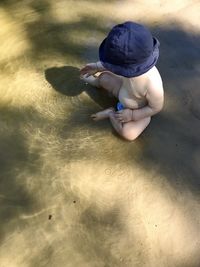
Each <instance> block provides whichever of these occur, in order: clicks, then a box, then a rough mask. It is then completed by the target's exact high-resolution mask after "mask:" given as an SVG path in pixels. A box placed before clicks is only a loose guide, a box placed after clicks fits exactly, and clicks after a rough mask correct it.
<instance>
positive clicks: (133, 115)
mask: <svg viewBox="0 0 200 267" xmlns="http://www.w3.org/2000/svg"><path fill="white" fill-rule="evenodd" d="M146 99H147V102H148V104H147V106H145V107H142V108H139V109H127V108H126V109H123V110H121V111H118V112H116V117H117V119H118V120H119V121H121V122H128V121H138V120H141V119H144V118H146V117H151V116H153V115H155V114H156V113H158V112H159V111H161V109H162V108H163V103H164V92H163V87H162V85H161V86H160V88H159V87H156V88H155V87H154V86H150V87H149V88H148V91H147V94H146Z"/></svg>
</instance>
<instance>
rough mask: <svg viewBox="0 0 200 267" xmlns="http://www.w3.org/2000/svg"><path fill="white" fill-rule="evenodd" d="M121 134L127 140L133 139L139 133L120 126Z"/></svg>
mask: <svg viewBox="0 0 200 267" xmlns="http://www.w3.org/2000/svg"><path fill="white" fill-rule="evenodd" d="M121 136H122V137H123V138H124V139H125V140H127V141H134V140H135V139H136V138H137V137H138V136H139V134H138V133H134V132H130V131H128V130H127V129H124V128H122V130H121Z"/></svg>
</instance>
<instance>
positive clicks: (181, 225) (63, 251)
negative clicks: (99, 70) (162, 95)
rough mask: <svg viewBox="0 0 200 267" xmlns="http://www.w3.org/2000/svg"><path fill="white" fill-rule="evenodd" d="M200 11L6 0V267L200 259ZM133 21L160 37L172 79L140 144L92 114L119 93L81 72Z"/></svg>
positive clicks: (0, 105)
mask: <svg viewBox="0 0 200 267" xmlns="http://www.w3.org/2000/svg"><path fill="white" fill-rule="evenodd" d="M175 3H176V4H175ZM199 14H200V12H199V3H198V1H178V0H175V1H173V3H169V1H168V3H165V1H127V0H126V1H109V3H107V1H103V0H102V1H89V0H88V1H86V0H85V1H83V0H82V1H62V0H59V1H51V0H49V1H47V0H46V1H45V0H42V1H32V0H30V1H1V3H0V22H1V27H0V38H1V43H0V51H1V53H0V60H1V61H0V68H1V72H0V77H1V86H0V87H1V88H0V109H1V110H0V126H1V127H0V203H1V206H0V224H1V225H0V266H1V267H4V266H5V267H27V266H33V267H34V266H52V267H55V266H58V267H65V266H70V267H74V266H80V267H101V266H102V267H106V266H108V267H110V266H112V267H116V266H130V267H165V266H169V267H199V266H200V253H199V248H200V236H199V227H200V211H199V210H200V199H199V193H200V180H199V179H200V178H199V177H200V167H199V166H200V165H199V157H200V152H199V136H200V124H199V119H200V109H199V105H198V99H199V97H200V94H199V92H198V91H197V90H196V88H197V87H198V85H199V65H198V64H199V61H198V55H199V43H200V37H199V33H198V32H199V28H198V27H199V26H198V24H197V22H198V21H199ZM124 20H137V21H140V22H143V23H145V24H147V25H149V27H151V29H152V31H153V32H154V34H156V35H157V37H158V38H159V39H160V40H161V52H162V53H161V59H160V63H159V64H160V65H159V67H160V70H161V72H162V75H163V79H164V85H165V89H166V103H165V108H164V110H163V112H162V113H161V114H160V115H158V116H156V117H155V118H154V119H153V120H152V123H151V125H150V126H149V128H147V130H146V131H145V132H144V134H142V136H141V137H140V138H138V140H136V141H135V142H132V143H130V142H126V141H123V140H122V139H120V138H119V137H118V136H117V135H116V134H115V133H114V132H113V130H112V128H111V126H110V124H109V122H108V121H102V122H98V123H94V122H93V121H92V120H91V119H90V115H91V114H92V113H94V112H96V111H99V110H101V109H102V108H105V107H107V106H110V105H114V104H115V100H114V99H109V98H108V96H107V95H106V94H104V93H101V92H99V91H98V90H96V89H95V88H92V87H90V86H88V85H85V84H84V83H82V82H81V81H80V80H79V68H80V67H81V66H82V65H83V64H85V63H86V62H88V61H94V60H96V59H97V58H98V45H99V43H100V42H101V40H102V39H103V38H104V37H105V35H106V33H107V32H108V30H109V29H110V27H112V26H113V25H114V24H115V23H119V22H121V21H124ZM172 45H173V48H172ZM188 89H190V90H188Z"/></svg>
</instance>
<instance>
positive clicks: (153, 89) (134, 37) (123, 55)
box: [81, 21, 164, 141]
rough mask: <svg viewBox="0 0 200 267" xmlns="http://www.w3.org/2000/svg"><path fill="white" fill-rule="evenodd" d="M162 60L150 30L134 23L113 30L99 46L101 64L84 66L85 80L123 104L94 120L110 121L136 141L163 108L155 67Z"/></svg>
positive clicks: (162, 95) (82, 76)
mask: <svg viewBox="0 0 200 267" xmlns="http://www.w3.org/2000/svg"><path fill="white" fill-rule="evenodd" d="M158 57H159V41H158V40H157V39H156V38H154V37H152V35H151V33H150V31H149V30H148V29H147V28H146V27H144V26H143V25H140V24H137V23H135V22H130V21H128V22H125V23H123V24H119V25H116V26H115V27H113V29H112V30H111V31H110V32H109V34H108V36H107V38H106V39H104V41H103V42H102V43H101V45H100V47H99V59H100V61H98V62H96V63H89V64H87V65H86V66H84V67H83V68H82V69H81V78H82V79H83V80H84V81H85V82H87V83H89V84H91V85H93V86H96V87H98V88H104V89H105V90H107V91H108V92H109V93H112V94H113V95H114V96H115V97H116V98H117V99H118V100H119V102H118V104H117V107H116V110H115V109H114V108H113V107H111V108H108V109H106V110H103V111H100V112H98V113H96V114H93V115H92V118H93V119H94V120H102V119H107V118H108V119H109V120H110V122H111V124H112V126H113V127H114V129H115V130H116V131H117V133H118V134H119V135H120V136H122V137H123V138H124V139H126V140H129V141H132V140H135V139H136V138H137V137H138V136H139V135H140V134H141V133H142V132H143V131H144V129H145V128H146V127H147V126H148V124H149V123H150V120H151V116H153V115H155V114H156V113H158V112H159V111H160V110H161V109H162V107H163V102H164V92H163V84H162V79H161V76H160V74H159V72H158V69H157V68H156V67H155V64H156V62H157V60H158ZM97 73H98V74H99V75H97Z"/></svg>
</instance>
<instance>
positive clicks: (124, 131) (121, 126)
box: [109, 112, 151, 141]
mask: <svg viewBox="0 0 200 267" xmlns="http://www.w3.org/2000/svg"><path fill="white" fill-rule="evenodd" d="M109 118H110V122H111V124H112V126H113V127H114V129H115V130H116V131H117V133H118V134H119V135H121V136H122V137H123V138H124V139H126V140H129V141H133V140H135V139H136V138H137V137H138V136H139V135H140V134H141V133H142V132H143V131H144V129H145V128H146V127H147V126H148V124H149V123H150V121H151V117H148V118H144V119H142V120H139V121H130V122H126V123H121V122H119V121H118V119H116V117H115V114H114V112H110V113H109Z"/></svg>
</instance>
